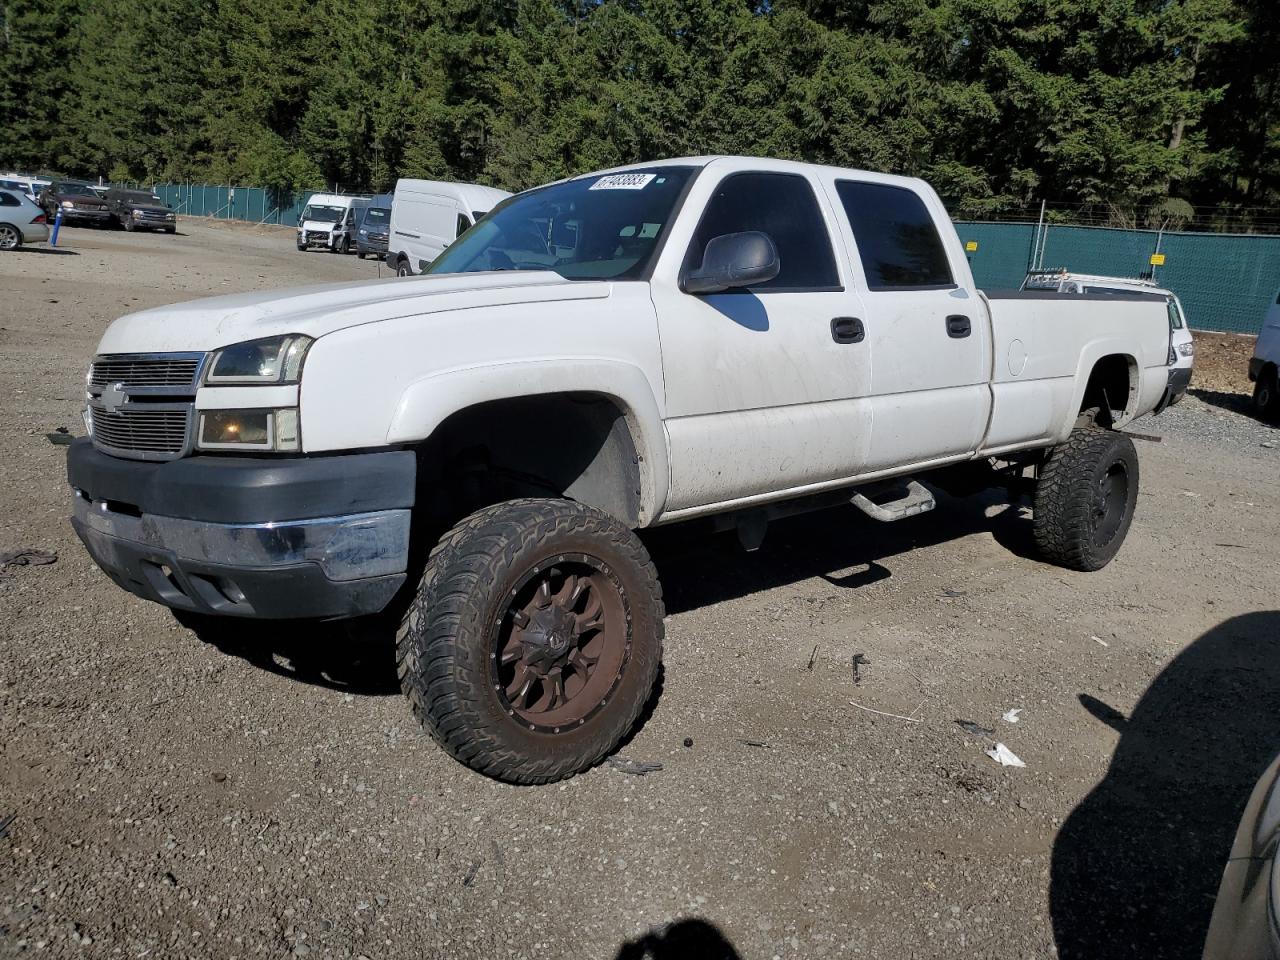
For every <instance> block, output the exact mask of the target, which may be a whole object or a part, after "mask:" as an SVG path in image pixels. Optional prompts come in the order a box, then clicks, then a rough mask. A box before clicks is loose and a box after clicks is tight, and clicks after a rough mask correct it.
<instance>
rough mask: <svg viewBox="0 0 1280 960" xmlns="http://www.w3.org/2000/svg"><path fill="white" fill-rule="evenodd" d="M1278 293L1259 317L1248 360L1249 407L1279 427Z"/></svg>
mask: <svg viewBox="0 0 1280 960" xmlns="http://www.w3.org/2000/svg"><path fill="white" fill-rule="evenodd" d="M1277 371H1280V292H1277V293H1276V297H1275V299H1274V300H1273V301H1272V302H1271V306H1269V307H1267V312H1266V313H1265V314H1263V317H1262V330H1261V332H1260V333H1259V334H1258V340H1257V342H1256V343H1255V344H1254V347H1253V358H1252V359H1251V360H1250V361H1249V379H1250V380H1252V381H1253V409H1254V412H1255V413H1256V414H1257V415H1258V417H1259V418H1261V419H1262V420H1264V421H1266V422H1267V423H1273V424H1276V425H1277V426H1280V374H1278V373H1277Z"/></svg>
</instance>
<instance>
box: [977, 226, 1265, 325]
mask: <svg viewBox="0 0 1280 960" xmlns="http://www.w3.org/2000/svg"><path fill="white" fill-rule="evenodd" d="M956 229H957V230H959V232H960V239H961V240H963V241H966V242H970V241H973V242H976V243H977V244H978V249H977V250H975V251H972V252H970V254H969V262H970V264H971V265H972V267H973V273H974V279H975V280H976V281H977V283H978V286H979V287H985V288H990V289H999V288H1008V287H1017V286H1019V285H1020V284H1021V283H1022V280H1023V277H1025V276H1026V272H1027V270H1028V269H1029V268H1031V267H1037V266H1039V267H1046V268H1052V267H1065V268H1066V269H1068V270H1070V271H1072V272H1074V273H1093V274H1100V275H1102V276H1109V277H1139V276H1142V275H1144V274H1150V273H1152V272H1154V278H1155V280H1156V282H1157V283H1159V284H1160V285H1161V286H1163V287H1167V288H1168V289H1170V290H1172V291H1173V292H1174V293H1176V294H1177V295H1178V299H1180V300H1181V301H1182V306H1183V307H1184V308H1185V310H1186V312H1187V318H1188V320H1189V321H1190V322H1191V326H1192V327H1193V328H1195V329H1197V330H1218V331H1223V332H1228V333H1252V334H1256V333H1257V332H1258V330H1259V328H1260V327H1261V326H1262V316H1263V313H1264V312H1265V311H1266V309H1267V306H1268V305H1269V304H1270V303H1271V302H1272V301H1273V300H1274V299H1275V295H1276V291H1277V289H1280V236H1268V235H1259V234H1222V233H1161V232H1158V231H1155V230H1118V229H1113V228H1108V227H1074V226H1058V225H1054V224H1049V225H1047V226H1045V227H1043V228H1041V227H1039V226H1038V225H1037V224H1034V223H968V222H960V223H957V224H956ZM1157 252H1158V253H1161V254H1163V255H1164V263H1163V265H1160V266H1152V265H1151V257H1152V254H1154V253H1157Z"/></svg>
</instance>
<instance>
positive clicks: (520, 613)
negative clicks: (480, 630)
mask: <svg viewBox="0 0 1280 960" xmlns="http://www.w3.org/2000/svg"><path fill="white" fill-rule="evenodd" d="M496 627H497V629H496V631H495V634H496V636H495V643H494V651H493V668H494V689H495V690H496V691H497V692H498V696H499V698H500V699H501V700H502V704H503V709H505V710H506V711H507V714H508V715H509V716H511V717H513V718H515V719H517V720H518V722H520V723H523V724H525V725H526V726H528V728H529V729H530V730H539V731H542V732H543V733H560V732H561V731H562V730H565V729H571V728H573V727H576V726H579V725H581V724H583V723H585V722H586V721H587V720H589V719H590V718H591V717H592V716H593V715H594V714H595V713H596V712H597V711H599V710H600V709H601V708H602V707H604V706H605V705H606V704H607V703H608V702H609V698H610V696H611V695H612V694H613V691H614V689H615V688H616V687H617V685H618V682H619V680H620V679H621V678H622V673H623V671H624V670H625V669H626V666H627V660H628V657H629V655H630V652H631V620H630V616H629V612H628V610H627V608H626V602H625V600H624V594H623V589H622V585H621V583H619V582H618V580H617V578H616V577H615V576H614V575H613V573H612V571H611V570H610V569H609V567H608V565H607V564H605V563H603V562H602V561H600V560H598V559H596V558H595V557H590V556H587V555H586V554H560V555H558V556H554V557H551V558H549V559H548V560H546V561H544V562H542V563H539V564H538V565H536V566H535V567H534V568H533V569H532V570H530V571H529V573H528V574H527V575H526V576H525V577H524V578H522V579H521V581H520V583H519V584H518V585H517V586H516V588H515V589H514V590H513V591H512V592H511V605H510V608H509V610H508V611H507V613H506V615H504V616H503V617H502V619H501V620H500V621H499V622H498V623H497V625H496Z"/></svg>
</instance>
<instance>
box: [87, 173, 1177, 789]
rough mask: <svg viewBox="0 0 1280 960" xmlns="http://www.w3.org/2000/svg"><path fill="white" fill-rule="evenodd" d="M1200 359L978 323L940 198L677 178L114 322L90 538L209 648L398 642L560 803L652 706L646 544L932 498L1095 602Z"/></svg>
mask: <svg viewBox="0 0 1280 960" xmlns="http://www.w3.org/2000/svg"><path fill="white" fill-rule="evenodd" d="M1169 350H1170V342H1169V322H1168V317H1167V314H1166V310H1165V301H1164V298H1163V297H1159V296H1148V295H1143V294H1134V295H1132V296H1126V295H1121V296H1116V295H1108V296H1099V297H1090V296H1087V295H1085V296H1077V297H1071V298H1067V297H1062V296H1058V295H1057V294H1054V293H1037V292H1011V293H985V294H984V293H982V292H980V291H978V290H977V289H975V287H974V284H973V279H972V277H971V275H970V271H969V266H968V264H967V262H966V260H965V253H964V250H963V248H962V247H961V245H960V242H959V240H958V239H957V237H956V234H955V232H954V230H953V229H952V228H951V225H950V222H949V220H948V218H947V215H946V212H945V211H944V209H943V206H942V204H941V203H940V202H939V200H938V197H937V196H936V195H935V194H934V192H933V191H932V190H931V189H930V188H929V187H928V186H927V185H926V184H925V183H923V182H921V181H919V180H913V179H906V178H902V177H893V176H885V175H881V174H876V173H865V172H862V171H857V170H843V169H836V168H832V167H824V166H814V165H808V164H799V163H790V162H783V161H775V160H762V159H752V158H740V157H702V158H695V159H681V160H671V161H664V162H660V163H651V164H645V165H642V166H635V167H628V168H624V169H619V170H612V171H606V172H602V173H594V174H589V175H587V176H582V177H576V178H574V179H571V180H566V181H563V182H560V183H555V184H551V185H549V186H546V187H541V188H539V189H536V190H531V191H528V192H526V193H523V194H520V195H518V196H515V197H513V198H511V199H508V200H506V201H505V202H504V203H502V204H501V205H499V206H498V207H497V208H496V209H495V210H494V211H493V212H491V213H490V214H489V215H488V216H487V217H485V218H484V219H482V220H481V221H480V222H479V223H477V224H476V225H475V226H474V227H472V228H471V229H470V230H468V231H467V232H466V233H465V234H464V235H463V236H462V237H461V238H460V239H459V240H458V241H457V242H455V243H454V244H453V245H452V246H450V247H449V248H448V249H447V250H446V251H445V252H444V253H443V254H442V255H441V256H440V257H439V258H438V259H437V260H436V261H435V262H434V263H433V264H432V266H431V268H430V270H429V272H428V273H427V275H425V276H421V277H414V278H408V279H387V280H382V281H377V280H373V281H365V282H359V283H350V284H336V285H326V286H316V287H310V288H303V289H296V290H280V291H276V292H269V293H252V294H242V295H236V296H226V297H217V298H214V299H209V300H200V301H196V302H193V303H186V304H177V305H174V306H170V307H161V308H157V309H153V310H146V311H143V312H141V313H136V314H132V315H130V316H126V317H122V318H120V319H119V320H117V321H115V322H114V323H113V324H112V325H111V326H110V327H109V328H108V330H107V332H106V333H105V335H104V336H103V338H102V342H101V344H100V346H99V349H98V355H97V356H96V357H94V359H93V362H92V365H91V366H90V368H89V374H88V409H87V411H86V423H87V424H88V426H89V428H90V432H91V437H90V438H86V439H81V440H78V441H76V442H75V443H74V444H72V446H71V447H70V449H69V459H68V474H69V479H70V484H71V486H72V488H73V492H74V512H75V515H74V520H73V523H74V525H75V529H76V531H77V532H78V533H79V535H80V537H81V538H82V539H83V541H84V543H85V545H86V546H87V547H88V549H89V552H90V553H91V554H92V555H93V558H94V559H95V560H96V561H97V563H98V564H99V565H100V566H101V567H102V568H103V569H104V570H105V571H106V572H107V573H108V574H109V575H110V576H111V577H112V579H114V580H115V581H116V583H118V584H119V585H120V586H121V587H123V588H124V589H126V590H129V591H132V592H133V593H135V594H137V595H139V596H141V597H144V598H147V599H150V600H154V601H157V602H159V603H163V604H167V605H169V606H170V607H174V608H177V609H179V610H182V611H186V612H187V613H188V614H197V615H203V616H205V617H222V618H232V617H257V618H281V619H284V618H314V619H335V618H362V619H361V620H360V621H357V622H361V623H364V624H366V625H368V624H378V623H388V624H393V625H394V626H392V627H390V628H391V629H398V640H397V643H398V647H397V656H398V666H399V671H400V677H401V680H402V683H403V687H404V691H405V693H406V694H407V696H408V698H409V700H410V701H411V703H412V706H413V710H414V712H415V713H416V714H417V716H418V717H419V719H420V720H421V722H422V723H423V724H424V726H425V727H426V728H427V729H428V730H429V731H430V733H431V734H432V735H433V736H434V737H435V738H436V739H437V740H438V741H439V742H440V743H441V744H442V745H443V746H444V747H445V748H446V749H447V750H448V751H449V752H450V753H451V754H452V755H453V756H455V757H456V758H458V759H459V760H461V761H462V762H463V763H466V764H468V765H470V766H471V767H473V768H475V769H477V770H479V771H482V772H484V773H486V774H489V775H491V776H495V777H499V778H502V779H505V780H509V781H513V782H521V783H534V782H547V781H552V780H556V779H559V778H563V777H566V776H570V775H572V774H574V773H576V772H578V771H581V770H583V769H586V768H587V767H589V766H591V765H592V764H594V763H596V762H598V761H599V760H600V759H601V758H602V757H603V756H605V755H606V754H607V753H608V752H609V751H610V750H611V749H613V748H614V747H615V746H616V745H617V744H618V742H619V741H620V740H621V739H622V738H623V737H624V736H625V735H626V734H627V733H628V732H629V730H630V728H631V727H632V726H633V724H634V723H635V721H636V718H637V716H638V715H639V714H640V712H641V709H642V707H643V706H644V704H645V703H646V700H647V699H648V698H649V696H650V694H651V689H652V686H653V684H654V682H655V678H656V676H657V671H658V667H659V659H660V656H661V643H662V636H663V615H664V614H663V606H662V594H661V590H660V588H659V585H658V579H657V576H656V574H655V571H654V567H653V565H652V563H651V561H650V559H649V557H648V555H647V553H646V551H645V548H644V546H643V545H642V543H641V541H640V539H639V538H638V537H637V535H636V533H635V532H634V531H635V530H637V529H639V528H644V527H651V526H654V525H656V524H665V523H672V522H674V521H681V520H687V519H689V518H693V517H701V516H704V515H710V514H716V515H718V518H717V521H718V524H719V525H720V526H721V527H722V528H732V527H736V528H737V530H738V532H739V535H740V536H741V538H742V540H743V542H744V544H745V545H746V546H748V547H753V546H755V545H757V544H758V543H759V540H760V538H761V536H762V535H763V531H764V528H765V525H766V524H767V522H768V520H769V519H771V518H772V517H775V516H779V515H782V514H785V513H788V512H795V511H798V510H802V509H807V508H811V507H814V506H821V505H830V504H832V503H836V502H839V503H845V504H848V503H849V502H851V501H852V502H853V503H854V504H856V505H857V506H858V507H860V508H861V509H863V510H864V511H866V512H867V513H868V514H870V515H871V516H873V517H875V518H877V519H881V520H895V519H899V518H902V517H907V516H911V515H913V514H918V513H921V512H923V511H924V510H926V509H929V508H931V507H932V506H933V503H934V501H933V497H932V494H931V492H930V490H929V488H928V487H926V486H924V485H923V484H922V483H920V482H919V479H917V478H920V477H924V478H926V479H928V480H929V481H931V482H932V483H933V484H936V485H937V486H939V487H941V488H943V489H948V488H953V489H954V488H964V489H970V490H972V489H974V488H975V487H977V486H979V485H994V484H999V483H1005V482H1008V481H1009V480H1010V478H1012V477H1020V478H1023V479H1024V480H1026V481H1028V482H1030V481H1034V483H1035V493H1034V507H1035V518H1034V532H1035V540H1036V543H1037V544H1038V546H1039V548H1040V550H1041V551H1042V552H1043V554H1044V556H1045V557H1046V558H1047V559H1049V560H1051V561H1053V562H1057V563H1060V564H1064V565H1067V566H1069V567H1073V568H1075V569H1079V570H1093V569H1097V568H1099V567H1101V566H1103V565H1104V564H1106V563H1107V562H1108V561H1109V560H1110V559H1111V558H1112V557H1113V556H1114V554H1115V553H1116V551H1117V550H1118V549H1119V546H1120V544H1121V541H1122V540H1123V539H1124V536H1125V534H1126V532H1127V530H1128V528H1129V523H1130V520H1131V518H1132V516H1133V510H1134V505H1135V502H1136V499H1137V492H1138V490H1137V488H1138V462H1137V458H1136V455H1135V452H1134V449H1133V445H1132V443H1131V442H1130V440H1129V439H1128V438H1127V437H1126V436H1125V435H1124V434H1122V433H1119V432H1117V431H1116V429H1115V428H1117V427H1120V426H1122V425H1124V424H1126V423H1128V422H1130V421H1131V420H1133V419H1134V418H1135V417H1139V416H1141V415H1143V414H1146V413H1150V412H1152V411H1154V410H1157V409H1158V408H1159V407H1160V405H1161V404H1162V402H1166V401H1167V398H1168V390H1169V373H1170V365H1169ZM916 522H927V521H916ZM295 629H297V628H296V627H295Z"/></svg>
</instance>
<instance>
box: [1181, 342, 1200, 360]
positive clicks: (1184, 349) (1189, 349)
mask: <svg viewBox="0 0 1280 960" xmlns="http://www.w3.org/2000/svg"><path fill="white" fill-rule="evenodd" d="M1178 353H1180V354H1182V356H1184V357H1194V356H1195V355H1196V345H1195V344H1194V343H1180V344H1178Z"/></svg>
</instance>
